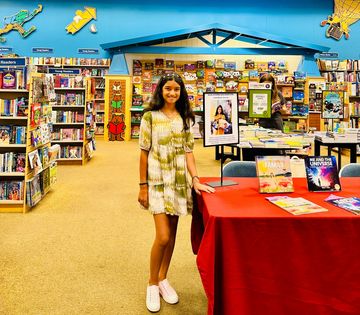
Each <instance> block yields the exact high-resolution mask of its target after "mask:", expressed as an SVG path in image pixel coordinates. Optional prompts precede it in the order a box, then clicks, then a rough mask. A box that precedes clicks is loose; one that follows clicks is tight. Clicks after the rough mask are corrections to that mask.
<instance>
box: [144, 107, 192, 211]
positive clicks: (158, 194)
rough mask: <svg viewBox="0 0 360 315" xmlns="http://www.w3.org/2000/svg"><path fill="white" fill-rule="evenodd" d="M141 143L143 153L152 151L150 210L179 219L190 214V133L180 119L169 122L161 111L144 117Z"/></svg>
mask: <svg viewBox="0 0 360 315" xmlns="http://www.w3.org/2000/svg"><path fill="white" fill-rule="evenodd" d="M189 125H190V123H189ZM139 142H140V148H141V149H143V150H146V151H149V155H148V174H147V179H148V189H149V190H148V195H149V208H148V210H149V211H150V212H151V213H152V214H158V213H166V214H171V215H179V216H180V215H186V214H188V213H190V212H191V211H192V199H191V185H190V182H191V179H190V180H188V177H189V175H188V170H187V167H186V156H185V152H192V150H193V148H194V138H193V134H192V132H191V130H190V129H188V130H186V131H184V126H183V120H182V118H181V116H180V115H178V116H176V117H174V118H169V117H167V116H166V115H165V114H164V113H163V112H162V111H148V112H146V113H144V115H143V117H142V120H141V125H140V139H139Z"/></svg>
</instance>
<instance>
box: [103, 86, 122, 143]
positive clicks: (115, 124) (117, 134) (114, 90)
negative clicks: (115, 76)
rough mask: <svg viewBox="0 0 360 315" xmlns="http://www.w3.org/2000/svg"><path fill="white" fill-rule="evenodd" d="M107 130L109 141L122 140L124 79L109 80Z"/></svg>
mask: <svg viewBox="0 0 360 315" xmlns="http://www.w3.org/2000/svg"><path fill="white" fill-rule="evenodd" d="M109 86H110V90H109V91H110V93H109V103H110V106H109V116H108V117H109V120H108V121H109V123H108V124H107V128H108V131H109V140H110V141H124V132H125V129H126V124H125V97H126V96H125V90H126V82H125V80H110V81H109Z"/></svg>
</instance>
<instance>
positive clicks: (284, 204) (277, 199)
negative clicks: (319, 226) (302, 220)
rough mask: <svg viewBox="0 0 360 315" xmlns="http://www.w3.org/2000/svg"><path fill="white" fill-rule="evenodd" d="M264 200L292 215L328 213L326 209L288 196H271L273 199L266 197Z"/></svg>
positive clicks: (299, 198) (302, 199)
mask: <svg viewBox="0 0 360 315" xmlns="http://www.w3.org/2000/svg"><path fill="white" fill-rule="evenodd" d="M266 199H267V200H269V201H270V202H271V203H273V204H275V205H277V206H278V207H280V208H282V209H284V210H286V211H287V212H289V213H291V214H293V215H302V214H310V213H318V212H326V211H328V210H327V209H326V208H323V207H321V206H319V205H317V204H315V203H313V202H311V201H309V200H306V199H304V198H301V197H298V198H291V197H289V196H273V197H266Z"/></svg>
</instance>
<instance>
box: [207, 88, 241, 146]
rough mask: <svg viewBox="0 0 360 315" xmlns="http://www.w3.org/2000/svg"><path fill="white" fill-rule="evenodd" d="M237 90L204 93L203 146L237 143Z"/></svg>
mask: <svg viewBox="0 0 360 315" xmlns="http://www.w3.org/2000/svg"><path fill="white" fill-rule="evenodd" d="M238 112H239V104H238V94H237V92H208V93H204V146H205V147H207V146H214V145H225V144H237V143H239V123H238V121H239V118H238Z"/></svg>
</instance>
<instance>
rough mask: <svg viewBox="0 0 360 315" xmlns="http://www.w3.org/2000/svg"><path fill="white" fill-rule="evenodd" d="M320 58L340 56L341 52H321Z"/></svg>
mask: <svg viewBox="0 0 360 315" xmlns="http://www.w3.org/2000/svg"><path fill="white" fill-rule="evenodd" d="M319 58H339V53H337V52H322V53H319Z"/></svg>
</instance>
